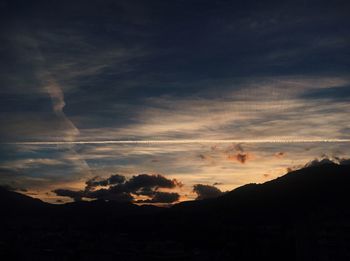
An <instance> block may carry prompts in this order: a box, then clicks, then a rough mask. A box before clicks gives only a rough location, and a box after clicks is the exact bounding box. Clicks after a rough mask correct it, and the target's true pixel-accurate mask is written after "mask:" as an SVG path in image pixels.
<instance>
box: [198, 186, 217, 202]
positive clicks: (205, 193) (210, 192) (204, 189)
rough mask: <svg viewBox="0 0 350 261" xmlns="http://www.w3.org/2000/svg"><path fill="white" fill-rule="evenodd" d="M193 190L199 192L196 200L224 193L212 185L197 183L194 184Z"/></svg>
mask: <svg viewBox="0 0 350 261" xmlns="http://www.w3.org/2000/svg"><path fill="white" fill-rule="evenodd" d="M193 192H195V193H196V194H197V198H196V200H201V199H206V198H216V197H219V196H221V195H222V194H223V192H221V190H220V189H218V188H217V187H215V186H211V185H203V184H196V185H194V186H193Z"/></svg>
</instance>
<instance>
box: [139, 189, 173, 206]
mask: <svg viewBox="0 0 350 261" xmlns="http://www.w3.org/2000/svg"><path fill="white" fill-rule="evenodd" d="M179 199H180V195H179V193H176V192H158V191H157V192H155V193H154V195H153V197H152V198H151V199H146V200H139V201H137V203H174V202H176V201H178V200H179Z"/></svg>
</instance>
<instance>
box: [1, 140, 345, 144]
mask: <svg viewBox="0 0 350 261" xmlns="http://www.w3.org/2000/svg"><path fill="white" fill-rule="evenodd" d="M347 142H350V139H230V140H220V139H217V140H216V139H211V140H208V139H205V140H196V139H181V140H93V141H23V142H4V143H2V144H12V145H64V144H196V143H347Z"/></svg>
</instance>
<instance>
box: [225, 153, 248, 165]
mask: <svg viewBox="0 0 350 261" xmlns="http://www.w3.org/2000/svg"><path fill="white" fill-rule="evenodd" d="M251 158H252V154H250V153H241V152H240V153H237V154H233V155H232V154H231V155H228V156H227V159H229V160H234V161H238V162H240V163H242V164H244V163H246V161H247V160H248V159H251Z"/></svg>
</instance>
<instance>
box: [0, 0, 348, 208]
mask: <svg viewBox="0 0 350 261" xmlns="http://www.w3.org/2000/svg"><path fill="white" fill-rule="evenodd" d="M0 10H1V11H0V12H1V15H0V16H1V18H0V19H1V25H0V41H1V45H0V57H1V63H0V126H1V127H0V143H1V146H0V184H1V185H3V186H7V187H8V188H12V189H14V190H16V191H20V192H21V193H25V194H27V195H31V196H33V197H38V198H40V199H42V200H44V201H47V202H51V203H62V202H68V201H72V200H81V199H85V200H91V199H107V200H112V199H114V200H122V201H132V202H136V203H154V204H157V203H159V204H162V203H164V204H168V203H174V202H178V201H183V200H193V199H196V198H197V199H201V198H204V197H206V196H208V197H209V196H216V195H220V193H223V192H225V191H228V190H232V189H234V188H236V187H239V186H241V185H244V184H247V183H262V182H265V181H268V180H271V179H274V178H276V177H279V176H281V175H283V174H285V173H287V172H288V171H290V170H293V169H295V168H300V167H302V166H304V165H305V164H307V163H308V162H310V161H313V160H315V159H319V160H320V161H321V160H322V159H325V158H326V159H332V160H333V161H336V162H341V161H342V159H346V158H348V157H349V154H350V147H349V141H350V117H349V116H348V115H349V111H350V102H349V101H350V73H349V71H350V18H349V15H348V14H349V13H350V4H349V2H348V1H205V0H202V1H195V0H186V1H181V0H177V1H164V0H162V1H161V0H159V1H154V0H150V1H134V0H128V1H119V0H118V1H106V0H101V1H79V0H77V1H65V0H63V1H39V0H38V1H35V0H33V1H18V0H12V1H2V2H1V4H0ZM91 184H92V185H91Z"/></svg>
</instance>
